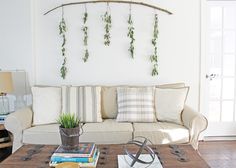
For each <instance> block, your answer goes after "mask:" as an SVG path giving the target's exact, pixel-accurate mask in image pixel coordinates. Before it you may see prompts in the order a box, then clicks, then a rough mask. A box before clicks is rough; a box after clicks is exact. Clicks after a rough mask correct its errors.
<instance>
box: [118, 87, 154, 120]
mask: <svg viewBox="0 0 236 168" xmlns="http://www.w3.org/2000/svg"><path fill="white" fill-rule="evenodd" d="M153 91H154V90H153V87H140V88H126V87H123V88H120V87H119V88H117V102H118V115H117V118H116V120H117V121H119V122H155V121H156V118H155V115H154V92H153Z"/></svg>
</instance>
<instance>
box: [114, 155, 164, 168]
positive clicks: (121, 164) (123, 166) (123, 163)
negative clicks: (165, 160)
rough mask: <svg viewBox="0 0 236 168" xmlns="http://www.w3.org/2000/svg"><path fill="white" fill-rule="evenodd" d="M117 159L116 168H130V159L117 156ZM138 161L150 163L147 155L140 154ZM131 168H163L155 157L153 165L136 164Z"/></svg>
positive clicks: (124, 156) (125, 156)
mask: <svg viewBox="0 0 236 168" xmlns="http://www.w3.org/2000/svg"><path fill="white" fill-rule="evenodd" d="M117 157H118V168H130V165H129V164H131V163H132V159H131V158H130V157H129V156H128V155H118V156H117ZM139 159H141V160H147V161H151V158H150V155H149V154H141V155H140V156H139ZM133 167H138V168H146V167H148V168H163V166H162V164H161V162H160V160H159V159H158V157H157V156H155V159H154V161H153V163H152V164H150V165H148V164H143V163H138V162H136V163H135V164H134V166H133Z"/></svg>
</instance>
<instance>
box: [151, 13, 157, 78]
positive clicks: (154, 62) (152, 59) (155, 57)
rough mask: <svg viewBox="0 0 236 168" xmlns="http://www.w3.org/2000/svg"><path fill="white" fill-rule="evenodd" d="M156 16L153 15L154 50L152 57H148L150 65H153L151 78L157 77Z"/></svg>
mask: <svg viewBox="0 0 236 168" xmlns="http://www.w3.org/2000/svg"><path fill="white" fill-rule="evenodd" d="M158 33H159V32H158V15H157V14H155V17H154V29H153V39H152V45H153V48H154V53H153V55H151V56H150V60H151V63H153V69H152V76H156V75H158V56H157V39H158Z"/></svg>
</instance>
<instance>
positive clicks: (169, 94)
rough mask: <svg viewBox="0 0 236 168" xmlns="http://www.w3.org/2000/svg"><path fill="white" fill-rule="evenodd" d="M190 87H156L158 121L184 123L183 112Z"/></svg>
mask: <svg viewBox="0 0 236 168" xmlns="http://www.w3.org/2000/svg"><path fill="white" fill-rule="evenodd" d="M188 91H189V87H182V88H171V89H170V88H156V89H155V110H156V117H157V120H158V121H168V122H173V123H177V124H181V125H182V118H181V113H182V111H183V109H184V105H185V101H186V98H187V94H188Z"/></svg>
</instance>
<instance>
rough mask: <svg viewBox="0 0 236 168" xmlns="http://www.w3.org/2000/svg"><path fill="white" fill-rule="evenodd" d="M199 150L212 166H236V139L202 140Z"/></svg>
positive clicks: (235, 167) (230, 167) (218, 167)
mask: <svg viewBox="0 0 236 168" xmlns="http://www.w3.org/2000/svg"><path fill="white" fill-rule="evenodd" d="M199 152H200V155H201V156H202V158H204V159H205V160H206V162H207V163H208V164H209V166H211V167H212V168H236V141H211V142H209V141H208V142H200V145H199Z"/></svg>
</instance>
